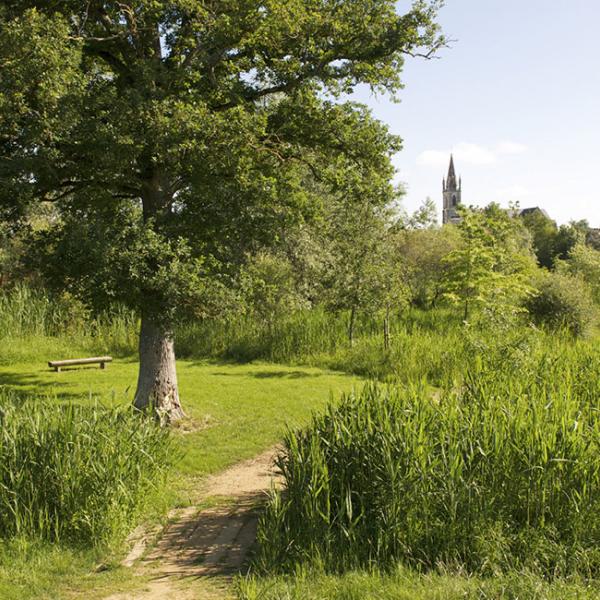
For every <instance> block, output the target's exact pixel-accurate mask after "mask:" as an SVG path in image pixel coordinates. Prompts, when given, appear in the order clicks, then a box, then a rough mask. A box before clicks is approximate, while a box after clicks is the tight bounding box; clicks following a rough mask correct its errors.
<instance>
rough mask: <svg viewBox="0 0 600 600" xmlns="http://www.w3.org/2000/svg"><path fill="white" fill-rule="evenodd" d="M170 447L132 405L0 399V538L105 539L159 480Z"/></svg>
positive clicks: (123, 526) (121, 528) (120, 529)
mask: <svg viewBox="0 0 600 600" xmlns="http://www.w3.org/2000/svg"><path fill="white" fill-rule="evenodd" d="M170 446H171V444H170V438H169V437H168V433H167V432H166V431H163V430H161V429H160V428H159V427H158V425H157V424H156V423H155V422H154V421H153V420H151V419H150V418H148V417H145V416H143V415H140V414H134V413H133V411H132V410H107V409H104V408H101V407H100V406H96V407H93V408H89V407H82V406H75V405H59V406H57V405H56V404H51V403H48V402H44V401H40V400H39V399H35V400H34V399H32V400H27V401H25V402H18V401H17V400H16V399H11V398H7V397H3V398H0V537H3V538H6V539H8V538H11V537H15V536H24V537H28V538H39V539H43V540H48V541H65V542H68V543H73V544H78V545H84V544H86V545H87V544H93V545H96V544H102V543H108V542H111V541H112V540H113V539H115V537H116V536H118V535H119V534H121V533H124V532H126V531H127V530H128V529H129V528H130V526H131V519H132V517H134V516H135V515H136V513H137V512H138V511H140V510H141V508H142V507H143V506H144V504H145V499H146V496H147V495H148V493H149V492H150V491H151V490H152V489H154V488H155V486H156V484H157V482H160V477H161V475H162V474H163V473H164V472H165V467H166V465H167V464H168V461H169V455H170Z"/></svg>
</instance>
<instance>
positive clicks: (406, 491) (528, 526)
mask: <svg viewBox="0 0 600 600" xmlns="http://www.w3.org/2000/svg"><path fill="white" fill-rule="evenodd" d="M563 350H564V349H563ZM599 368H600V354H599V353H598V350H597V349H595V348H594V349H592V348H588V349H585V350H583V349H579V350H577V349H570V350H569V351H567V352H565V353H564V354H563V355H561V353H560V352H558V353H553V352H548V351H543V352H540V353H539V354H538V355H537V356H536V357H535V359H530V360H525V361H524V362H523V364H522V365H521V369H520V371H519V378H518V379H517V378H515V377H513V375H512V373H513V367H512V365H511V364H508V365H506V366H501V365H496V366H495V368H493V369H489V370H488V369H487V368H486V367H485V365H484V366H483V367H482V366H480V368H474V369H473V370H471V372H470V373H469V374H468V375H467V378H466V381H465V383H464V385H463V386H461V387H460V388H455V387H452V386H447V387H445V388H443V389H442V390H440V392H439V393H435V394H431V392H430V390H428V389H427V388H426V387H423V386H411V387H408V388H389V389H383V388H380V387H376V386H372V385H369V386H367V387H366V388H365V389H363V390H362V392H359V393H356V394H355V395H350V396H346V397H344V398H343V399H342V402H341V404H339V405H337V404H333V405H331V406H330V408H329V409H328V411H327V412H326V413H325V414H324V415H322V416H316V417H315V418H314V420H313V422H312V424H311V425H310V426H309V427H308V428H306V429H303V430H300V431H297V432H290V433H289V434H288V435H287V436H286V439H285V450H284V452H283V453H282V455H281V457H280V459H279V462H278V465H279V467H280V469H281V471H282V473H283V477H284V482H285V487H284V491H283V492H282V493H280V494H275V495H274V496H273V498H272V500H271V501H270V503H269V506H268V508H267V511H266V513H265V515H264V517H263V519H262V522H261V526H260V531H259V540H260V551H259V554H258V564H259V565H260V566H262V568H264V569H266V570H268V571H271V572H272V571H273V570H276V571H277V570H289V569H292V570H293V569H294V568H295V567H296V566H297V565H300V564H313V565H321V566H323V567H325V569H327V570H329V571H334V572H339V571H345V570H348V569H356V568H370V567H375V566H377V567H381V568H384V567H388V568H389V567H393V566H394V565H396V564H397V563H398V562H400V563H403V564H411V565H413V566H415V567H417V568H432V567H435V566H436V565H439V564H441V563H443V564H446V565H463V566H464V567H465V568H467V569H468V570H469V571H471V572H478V573H482V574H489V575H495V574H499V573H502V572H507V571H510V570H512V569H516V570H524V569H527V570H529V571H532V572H537V573H539V574H542V575H543V576H546V577H555V576H564V575H568V574H572V573H579V574H581V575H583V576H594V577H597V576H598V574H599V572H600V554H599V552H598V539H600V520H599V519H598V514H599V511H600V504H599V502H600V462H599V456H600V454H599V450H600V447H599V443H600V420H599V418H598V416H599V415H598V410H597V406H596V400H597V398H598V394H599V393H600V388H599V380H598V377H597V373H598V369H599Z"/></svg>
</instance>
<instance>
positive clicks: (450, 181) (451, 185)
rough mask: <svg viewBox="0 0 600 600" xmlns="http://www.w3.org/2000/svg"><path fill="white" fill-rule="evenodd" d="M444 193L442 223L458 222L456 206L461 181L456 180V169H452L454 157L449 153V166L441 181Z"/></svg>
mask: <svg viewBox="0 0 600 600" xmlns="http://www.w3.org/2000/svg"><path fill="white" fill-rule="evenodd" d="M443 195H444V204H443V209H444V219H443V222H444V223H460V214H459V211H458V207H459V206H460V203H461V196H462V181H461V180H460V179H459V180H458V182H457V180H456V170H455V169H454V157H453V156H452V155H450V166H449V167H448V177H447V178H446V180H445V181H444V183H443Z"/></svg>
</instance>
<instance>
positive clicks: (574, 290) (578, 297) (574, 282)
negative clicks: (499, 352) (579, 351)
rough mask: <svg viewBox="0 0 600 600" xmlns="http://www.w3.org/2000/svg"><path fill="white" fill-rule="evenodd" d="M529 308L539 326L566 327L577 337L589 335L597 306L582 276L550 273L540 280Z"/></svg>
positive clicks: (555, 328) (530, 300)
mask: <svg viewBox="0 0 600 600" xmlns="http://www.w3.org/2000/svg"><path fill="white" fill-rule="evenodd" d="M536 287H537V292H536V293H535V295H534V296H533V297H532V298H530V299H529V300H528V301H527V304H526V308H527V310H528V311H529V314H530V315H531V317H532V319H533V321H534V322H535V323H536V324H538V325H544V326H548V327H550V328H552V329H554V330H557V329H562V328H564V329H567V330H568V331H570V332H571V333H572V334H573V335H575V336H576V337H581V336H585V335H588V334H589V333H590V332H591V330H592V328H593V326H594V323H595V321H596V317H597V308H596V306H595V304H594V301H593V298H592V293H591V290H590V288H589V286H588V285H587V284H586V283H585V282H584V281H583V280H582V279H580V278H579V277H571V276H569V275H563V274H560V273H549V274H548V275H546V276H544V277H543V278H542V279H541V280H540V281H539V283H538V285H537V286H536Z"/></svg>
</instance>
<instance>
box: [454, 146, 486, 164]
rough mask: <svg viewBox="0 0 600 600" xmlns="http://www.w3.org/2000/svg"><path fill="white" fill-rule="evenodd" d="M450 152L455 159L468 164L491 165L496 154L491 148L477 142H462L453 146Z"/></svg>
mask: <svg viewBox="0 0 600 600" xmlns="http://www.w3.org/2000/svg"><path fill="white" fill-rule="evenodd" d="M452 152H453V154H454V158H455V159H456V160H457V161H460V162H463V163H466V164H469V165H491V164H493V163H495V162H496V155H495V154H494V152H492V150H489V149H488V148H486V147H485V146H479V145H477V144H468V143H466V142H462V143H460V144H458V145H456V146H454V149H453V151H452Z"/></svg>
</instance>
